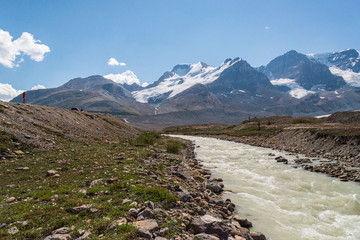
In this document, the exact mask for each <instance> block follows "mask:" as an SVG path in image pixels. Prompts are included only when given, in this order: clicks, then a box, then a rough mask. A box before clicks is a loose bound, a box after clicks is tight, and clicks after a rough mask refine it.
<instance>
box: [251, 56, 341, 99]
mask: <svg viewBox="0 0 360 240" xmlns="http://www.w3.org/2000/svg"><path fill="white" fill-rule="evenodd" d="M258 70H259V71H261V72H263V73H265V74H266V75H267V76H268V77H269V78H270V80H271V83H272V84H273V85H276V86H279V87H280V88H279V89H281V90H283V91H286V92H288V93H289V94H290V95H291V96H292V97H295V98H298V99H301V98H303V97H305V96H307V95H309V94H314V93H316V92H317V91H318V90H327V91H333V90H335V89H338V88H340V87H341V86H343V85H345V84H346V83H345V81H344V79H343V78H342V77H339V76H336V75H334V74H333V73H331V72H330V70H329V68H328V66H326V65H325V64H323V63H322V62H320V61H312V60H310V59H309V58H308V57H307V56H306V55H304V54H301V53H298V52H296V51H294V50H292V51H289V52H287V53H285V54H284V55H281V56H279V57H277V58H275V59H274V60H272V61H270V63H269V64H268V65H266V66H262V67H260V68H258Z"/></svg>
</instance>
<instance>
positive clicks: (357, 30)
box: [0, 0, 360, 95]
mask: <svg viewBox="0 0 360 240" xmlns="http://www.w3.org/2000/svg"><path fill="white" fill-rule="evenodd" d="M359 13H360V1H358V0H337V1H335V0H326V1H320V0H319V1H313V0H311V1H306V0H305V1H290V0H287V1H270V0H263V1H257V0H249V1H242V0H218V1H213V0H208V1H205V0H197V1H194V0H191V1H190V0H183V1H173V0H163V1H157V0H152V1H149V0H143V1H137V0H128V1H120V0H118V1H90V0H87V1H70V0H68V1H64V0H62V1H58V0H51V1H50V0H47V1H42V0H36V1H21V0H17V1H13V0H2V1H1V2H0V29H1V30H3V33H4V31H5V32H8V33H9V34H10V35H11V36H12V37H13V39H12V41H15V40H16V39H19V38H21V39H23V38H22V37H21V36H22V34H23V33H24V32H25V33H30V34H31V35H33V40H34V41H35V40H40V41H41V43H39V42H36V43H35V42H34V44H38V45H39V44H43V45H44V46H47V47H48V48H49V50H50V52H49V51H47V50H46V48H45V47H44V46H43V47H42V49H41V50H39V49H37V50H38V52H35V53H33V52H32V50H31V49H30V50H27V51H28V53H26V50H21V49H20V48H18V52H17V53H18V54H19V55H16V60H15V61H13V65H14V66H13V67H9V66H5V65H4V64H0V84H1V86H4V84H9V85H11V86H12V87H13V88H14V89H23V90H27V89H31V88H32V87H33V86H36V85H39V84H40V85H44V86H45V87H48V88H50V87H57V86H59V85H61V84H64V83H65V82H67V81H68V80H70V79H72V78H75V77H87V76H90V75H106V74H110V73H114V74H117V73H122V72H124V71H126V70H131V71H133V72H134V73H135V74H136V75H137V76H138V78H139V79H140V82H148V83H150V82H153V81H156V80H157V79H158V78H159V77H160V76H161V75H162V73H163V72H165V71H166V70H169V69H171V68H172V67H173V66H174V65H176V64H178V63H195V62H198V61H203V62H205V63H207V64H210V65H213V66H216V65H219V64H220V63H221V62H223V61H224V60H225V59H226V58H234V57H241V58H243V59H245V60H246V61H248V62H249V63H250V64H251V65H252V66H255V67H256V66H260V65H264V64H267V63H268V62H269V61H270V60H272V59H273V58H275V57H277V56H278V55H281V54H283V53H285V52H287V51H289V50H291V49H295V50H297V51H299V52H302V53H315V52H316V53H320V52H331V51H338V50H343V49H347V48H355V49H360V41H359V39H360V27H359V26H360V14H359ZM0 41H2V40H1V38H0ZM2 45H4V44H2ZM2 45H1V42H0V60H1V58H2V57H3V58H4V56H2V54H4V51H5V52H6V51H7V50H6V47H7V46H2ZM4 49H5V50H4ZM19 49H20V50H19ZM24 49H28V48H24ZM24 51H25V52H24ZM34 54H35V55H34ZM36 54H37V55H36ZM41 54H43V59H40V58H41V56H39V55H41ZM13 56H15V55H13ZM5 57H6V56H5ZM36 57H37V60H34V59H32V58H35V59H36ZM22 58H23V61H22V62H21V59H22ZM109 58H115V59H117V60H118V61H119V62H124V63H126V66H109V65H108V64H107V62H108V60H109ZM5 60H6V59H5ZM4 91H6V90H3V92H4ZM0 95H1V89H0Z"/></svg>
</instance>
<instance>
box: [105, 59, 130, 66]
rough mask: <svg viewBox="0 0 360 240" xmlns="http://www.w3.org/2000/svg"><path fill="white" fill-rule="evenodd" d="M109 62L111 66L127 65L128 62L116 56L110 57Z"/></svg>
mask: <svg viewBox="0 0 360 240" xmlns="http://www.w3.org/2000/svg"><path fill="white" fill-rule="evenodd" d="M107 64H108V65H109V66H126V63H124V62H118V60H116V59H115V58H109V60H108V62H107Z"/></svg>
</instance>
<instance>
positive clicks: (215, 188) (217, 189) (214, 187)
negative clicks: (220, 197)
mask: <svg viewBox="0 0 360 240" xmlns="http://www.w3.org/2000/svg"><path fill="white" fill-rule="evenodd" d="M206 188H207V189H209V190H210V191H212V192H214V193H221V192H222V191H223V189H222V187H221V186H220V184H219V183H218V182H217V181H214V180H207V181H206Z"/></svg>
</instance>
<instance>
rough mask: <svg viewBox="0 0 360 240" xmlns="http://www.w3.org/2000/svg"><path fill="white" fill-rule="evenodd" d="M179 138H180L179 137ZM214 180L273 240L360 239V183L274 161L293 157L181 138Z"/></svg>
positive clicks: (287, 154) (231, 144) (217, 141)
mask: <svg viewBox="0 0 360 240" xmlns="http://www.w3.org/2000/svg"><path fill="white" fill-rule="evenodd" d="M178 137H179V136H178ZM181 138H184V139H188V140H191V141H193V142H194V143H195V144H196V146H197V147H196V148H195V152H196V156H197V158H198V159H200V160H202V161H203V162H202V163H203V165H204V167H205V168H207V169H209V170H211V172H212V177H219V178H222V179H223V180H224V182H223V183H224V185H225V189H231V190H232V192H229V193H228V194H227V195H225V196H224V198H230V199H231V200H232V202H233V203H234V204H235V205H236V207H237V211H238V214H239V215H240V216H243V217H246V218H248V219H249V220H250V221H252V222H253V225H254V227H253V230H254V231H260V232H262V233H264V234H265V235H266V237H267V239H272V240H298V239H301V240H319V239H324V240H343V239H346V240H355V239H360V185H359V184H357V183H353V182H341V181H339V180H337V179H335V178H330V177H328V176H326V175H324V174H320V173H313V172H309V171H305V170H303V169H301V168H293V167H291V166H289V165H285V164H282V163H277V162H276V161H275V160H274V158H275V157H274V156H269V153H273V154H275V156H280V155H281V156H284V157H286V158H287V159H294V158H295V156H294V155H292V154H290V153H286V152H280V151H276V150H272V149H268V148H261V147H254V146H250V145H246V144H242V143H235V142H230V141H224V140H218V139H214V138H203V137H193V136H181Z"/></svg>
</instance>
